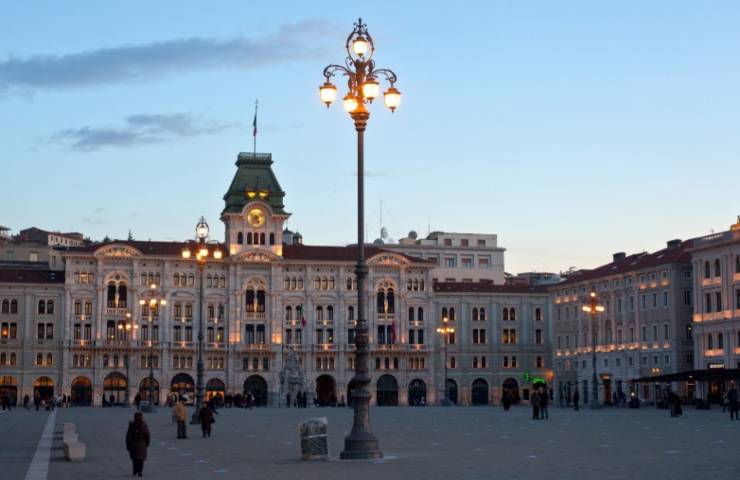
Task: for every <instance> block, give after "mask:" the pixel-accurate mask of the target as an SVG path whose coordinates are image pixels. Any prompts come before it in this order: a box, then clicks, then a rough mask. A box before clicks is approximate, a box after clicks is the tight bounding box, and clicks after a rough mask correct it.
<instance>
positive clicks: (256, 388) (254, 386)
mask: <svg viewBox="0 0 740 480" xmlns="http://www.w3.org/2000/svg"><path fill="white" fill-rule="evenodd" d="M250 393H251V394H252V396H253V397H254V405H255V406H256V407H263V406H265V405H267V381H266V380H265V379H264V378H262V377H260V376H259V375H252V376H250V377H248V378H247V379H246V380H244V395H247V394H250Z"/></svg>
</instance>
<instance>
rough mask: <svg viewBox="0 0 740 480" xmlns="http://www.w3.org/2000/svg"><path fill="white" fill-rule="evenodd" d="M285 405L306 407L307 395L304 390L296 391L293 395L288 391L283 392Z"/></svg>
mask: <svg viewBox="0 0 740 480" xmlns="http://www.w3.org/2000/svg"><path fill="white" fill-rule="evenodd" d="M285 406H286V407H288V408H290V407H291V406H292V407H293V408H308V395H306V394H305V393H304V392H300V391H299V392H298V393H296V394H295V397H292V396H291V395H290V392H288V393H286V394H285Z"/></svg>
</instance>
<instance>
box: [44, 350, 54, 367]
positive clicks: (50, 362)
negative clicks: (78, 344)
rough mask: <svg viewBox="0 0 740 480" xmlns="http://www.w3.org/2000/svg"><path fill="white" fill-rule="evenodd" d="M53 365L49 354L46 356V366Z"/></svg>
mask: <svg viewBox="0 0 740 480" xmlns="http://www.w3.org/2000/svg"><path fill="white" fill-rule="evenodd" d="M52 365H54V358H53V357H52V356H51V353H47V354H46V366H48V367H50V366H52Z"/></svg>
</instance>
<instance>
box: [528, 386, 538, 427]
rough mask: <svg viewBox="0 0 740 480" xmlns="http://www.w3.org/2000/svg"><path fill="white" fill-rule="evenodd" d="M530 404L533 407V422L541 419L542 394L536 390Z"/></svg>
mask: <svg viewBox="0 0 740 480" xmlns="http://www.w3.org/2000/svg"><path fill="white" fill-rule="evenodd" d="M529 403H530V404H531V405H532V420H539V419H540V393H539V392H538V391H537V390H535V391H534V392H532V396H531V397H530V399H529Z"/></svg>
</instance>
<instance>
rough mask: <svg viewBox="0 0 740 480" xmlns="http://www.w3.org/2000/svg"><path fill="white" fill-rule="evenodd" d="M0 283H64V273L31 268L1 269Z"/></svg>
mask: <svg viewBox="0 0 740 480" xmlns="http://www.w3.org/2000/svg"><path fill="white" fill-rule="evenodd" d="M0 283H64V272H63V271H56V270H37V269H30V268H28V269H25V268H0Z"/></svg>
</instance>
